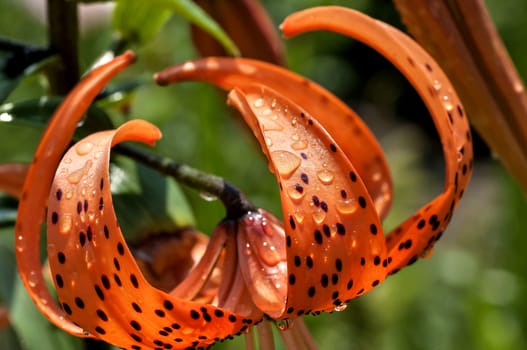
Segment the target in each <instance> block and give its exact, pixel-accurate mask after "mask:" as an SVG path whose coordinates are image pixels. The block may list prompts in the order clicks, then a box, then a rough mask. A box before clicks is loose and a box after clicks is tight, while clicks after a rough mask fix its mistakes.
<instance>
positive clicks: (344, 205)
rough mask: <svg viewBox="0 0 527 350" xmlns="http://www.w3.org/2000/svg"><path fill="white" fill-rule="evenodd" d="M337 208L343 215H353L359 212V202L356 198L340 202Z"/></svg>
mask: <svg viewBox="0 0 527 350" xmlns="http://www.w3.org/2000/svg"><path fill="white" fill-rule="evenodd" d="M336 207H337V211H338V212H339V213H341V214H352V213H354V212H355V211H356V210H357V201H356V200H355V199H354V198H350V199H344V200H338V201H337V203H336Z"/></svg>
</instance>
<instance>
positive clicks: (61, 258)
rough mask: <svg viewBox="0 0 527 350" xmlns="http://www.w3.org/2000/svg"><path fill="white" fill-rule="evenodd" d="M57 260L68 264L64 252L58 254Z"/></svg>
mask: <svg viewBox="0 0 527 350" xmlns="http://www.w3.org/2000/svg"><path fill="white" fill-rule="evenodd" d="M57 259H58V260H59V263H61V264H64V263H65V262H66V255H64V253H63V252H59V253H58V254H57Z"/></svg>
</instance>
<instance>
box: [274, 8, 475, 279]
mask: <svg viewBox="0 0 527 350" xmlns="http://www.w3.org/2000/svg"><path fill="white" fill-rule="evenodd" d="M350 23H352V24H353V25H350ZM281 28H282V30H283V32H284V34H285V35H286V36H287V37H291V36H295V35H298V34H301V33H304V32H307V31H313V30H330V31H334V32H338V33H341V34H344V35H347V36H349V37H351V38H354V39H357V40H359V41H361V42H363V43H365V44H366V45H368V46H370V47H372V48H373V49H375V50H376V51H378V52H379V53H380V54H381V55H383V56H384V57H385V58H386V59H388V60H389V61H390V62H392V63H393V64H394V65H395V66H396V67H397V68H398V69H399V70H400V71H401V73H403V74H404V75H405V76H406V78H407V79H408V80H409V81H410V83H411V84H412V85H413V86H414V88H415V89H416V91H417V92H418V93H419V95H420V96H421V98H422V99H423V101H424V103H425V104H426V106H427V107H428V110H429V111H430V115H431V117H432V119H433V121H434V123H435V126H436V128H437V131H438V133H439V137H440V138H441V144H442V146H443V153H444V157H445V172H446V173H445V188H444V192H443V193H442V194H440V195H439V196H437V197H436V198H435V199H433V200H432V201H430V202H429V203H427V204H426V205H424V206H423V207H422V208H421V209H420V210H419V211H417V212H416V213H415V214H414V215H412V216H411V217H410V218H409V219H408V220H407V221H405V222H404V223H403V224H402V225H401V226H400V227H398V228H397V229H395V230H394V231H393V232H392V233H390V234H389V236H388V237H387V242H388V249H389V257H388V259H389V260H390V261H392V262H391V264H390V271H394V270H397V269H399V268H401V267H403V266H405V265H406V264H408V263H412V262H414V261H415V260H417V259H418V258H419V257H421V256H422V255H426V254H427V253H428V252H429V251H430V249H431V248H432V246H433V244H434V242H435V241H437V240H438V239H439V237H441V235H442V232H443V230H444V229H445V228H446V226H447V224H448V222H449V221H450V219H451V217H452V212H453V210H454V208H455V206H456V205H457V204H458V202H459V199H460V198H461V196H462V195H463V191H464V190H465V187H466V186H467V184H468V181H469V179H470V173H471V170H472V142H471V134H470V128H469V125H468V122H467V118H466V116H465V111H464V109H463V106H462V105H461V102H460V100H459V98H458V96H457V94H456V92H455V91H454V88H453V87H452V84H451V83H450V81H449V80H448V78H447V77H446V75H445V74H444V73H443V71H442V70H441V68H440V67H439V65H438V64H437V63H436V62H435V61H434V59H433V58H432V57H431V56H430V55H429V54H428V53H426V51H424V50H423V49H422V48H421V47H420V46H419V45H418V44H417V43H416V42H415V41H413V40H412V39H411V38H410V37H408V36H407V35H406V34H404V33H402V32H401V31H399V30H397V29H396V28H394V27H392V26H390V25H388V24H386V23H383V22H380V21H377V20H374V19H372V18H370V17H368V16H366V15H364V14H362V13H360V12H357V11H354V10H351V9H347V8H342V7H336V6H328V7H316V8H311V9H307V10H304V11H300V12H297V13H295V14H293V15H291V16H289V17H287V18H286V19H285V21H284V23H283V24H282V26H281Z"/></svg>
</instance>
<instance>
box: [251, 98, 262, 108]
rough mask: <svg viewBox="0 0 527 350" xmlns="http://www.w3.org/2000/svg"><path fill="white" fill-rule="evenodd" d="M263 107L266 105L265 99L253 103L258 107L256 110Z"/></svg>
mask: <svg viewBox="0 0 527 350" xmlns="http://www.w3.org/2000/svg"><path fill="white" fill-rule="evenodd" d="M263 105H264V100H263V98H259V99H256V100H254V102H253V106H254V107H256V108H260V107H263Z"/></svg>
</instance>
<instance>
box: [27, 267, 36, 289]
mask: <svg viewBox="0 0 527 350" xmlns="http://www.w3.org/2000/svg"><path fill="white" fill-rule="evenodd" d="M37 281H38V276H37V273H36V272H35V271H30V272H29V276H28V277H27V284H29V286H30V287H31V288H35V287H36V285H37Z"/></svg>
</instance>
